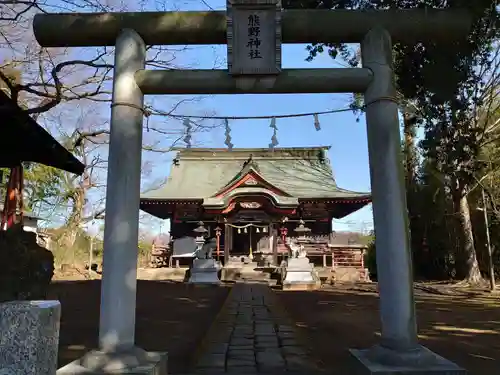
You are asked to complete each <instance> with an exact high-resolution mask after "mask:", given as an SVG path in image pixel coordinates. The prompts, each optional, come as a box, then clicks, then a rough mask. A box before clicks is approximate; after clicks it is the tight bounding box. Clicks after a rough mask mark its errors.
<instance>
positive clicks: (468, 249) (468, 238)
mask: <svg viewBox="0 0 500 375" xmlns="http://www.w3.org/2000/svg"><path fill="white" fill-rule="evenodd" d="M458 214H459V223H460V232H461V237H462V240H463V242H462V252H463V254H462V255H463V261H464V271H465V272H464V273H465V281H467V282H469V283H470V284H479V283H480V282H481V281H482V277H481V271H480V270H479V263H478V261H477V255H476V248H475V246H474V234H473V232H472V221H471V217H470V210H469V202H468V201H467V196H465V195H463V196H462V197H461V198H460V200H459V202H458Z"/></svg>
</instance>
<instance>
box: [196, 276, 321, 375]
mask: <svg viewBox="0 0 500 375" xmlns="http://www.w3.org/2000/svg"><path fill="white" fill-rule="evenodd" d="M276 301H277V300H276V298H275V297H274V295H273V292H272V291H271V289H270V288H269V286H268V285H265V284H258V283H236V284H235V285H234V286H233V288H232V290H231V293H230V295H229V297H228V300H227V301H226V303H225V305H224V307H223V310H222V311H221V313H220V314H219V316H218V317H217V320H216V321H215V322H214V324H213V326H212V328H211V329H210V332H209V333H208V337H207V338H206V339H205V346H204V348H203V353H202V354H201V356H200V357H199V358H198V362H197V363H196V366H195V371H194V372H195V374H222V373H231V374H236V373H238V374H242V375H253V374H261V373H268V374H270V373H281V372H287V373H290V372H292V373H295V374H301V373H304V374H306V373H307V374H311V373H315V372H319V370H318V368H317V367H316V366H315V365H314V362H313V361H312V360H310V358H309V357H308V356H307V354H306V353H307V352H306V351H305V350H304V348H302V347H300V345H299V344H298V342H297V341H296V340H295V333H294V329H293V327H291V326H290V325H289V324H286V322H284V321H283V320H284V319H283V318H282V317H280V316H278V314H276V313H275V312H276V309H275V307H276V303H277V302H276Z"/></svg>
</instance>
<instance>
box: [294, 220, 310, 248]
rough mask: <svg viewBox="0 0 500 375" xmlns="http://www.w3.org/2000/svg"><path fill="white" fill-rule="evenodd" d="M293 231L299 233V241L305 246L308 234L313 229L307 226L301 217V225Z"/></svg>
mask: <svg viewBox="0 0 500 375" xmlns="http://www.w3.org/2000/svg"><path fill="white" fill-rule="evenodd" d="M293 231H294V232H295V233H297V235H298V237H297V242H298V243H299V244H300V245H302V246H303V245H304V242H306V234H307V233H309V232H310V231H311V229H310V228H308V227H306V225H305V222H304V220H302V219H300V221H299V225H298V226H297V228H295V229H294V230H293Z"/></svg>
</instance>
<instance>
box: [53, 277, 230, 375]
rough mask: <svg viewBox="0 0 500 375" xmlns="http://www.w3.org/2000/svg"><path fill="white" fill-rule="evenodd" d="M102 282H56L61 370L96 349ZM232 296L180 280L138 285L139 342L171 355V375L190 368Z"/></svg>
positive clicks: (145, 347) (137, 327)
mask: <svg viewBox="0 0 500 375" xmlns="http://www.w3.org/2000/svg"><path fill="white" fill-rule="evenodd" d="M100 288H101V282H100V280H87V281H57V282H54V283H53V284H52V285H51V290H50V294H49V298H51V299H58V300H60V301H61V305H62V316H61V331H60V340H59V367H61V366H63V365H65V364H67V363H68V362H71V361H73V360H75V359H77V358H79V357H81V356H82V355H83V354H85V353H86V352H87V351H89V350H90V349H93V348H96V347H97V343H98V335H99V302H100V290H101V289H100ZM228 292H229V288H228V287H224V286H220V287H217V286H206V287H199V286H196V287H195V286H190V285H186V284H183V283H180V282H165V281H144V280H139V281H138V282H137V309H136V343H137V345H138V346H140V347H141V348H143V349H145V350H150V351H167V352H168V355H169V358H168V371H169V373H183V372H186V371H188V370H189V366H190V362H191V358H192V355H193V354H194V352H195V350H196V348H197V346H198V345H199V343H200V341H201V340H202V338H203V336H204V335H205V333H206V332H207V331H208V329H209V327H210V325H211V323H212V321H213V319H214V318H215V316H216V315H217V313H218V312H219V310H220V307H221V306H222V303H223V302H224V300H225V298H226V297H227V293H228Z"/></svg>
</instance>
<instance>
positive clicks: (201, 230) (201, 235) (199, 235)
mask: <svg viewBox="0 0 500 375" xmlns="http://www.w3.org/2000/svg"><path fill="white" fill-rule="evenodd" d="M193 232H194V234H195V236H196V237H195V239H194V240H195V241H196V245H197V250H199V249H201V247H202V246H203V244H204V243H205V235H206V234H207V232H208V230H207V228H205V225H204V224H203V221H200V222H198V226H197V227H196V228H195V229H194V230H193Z"/></svg>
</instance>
